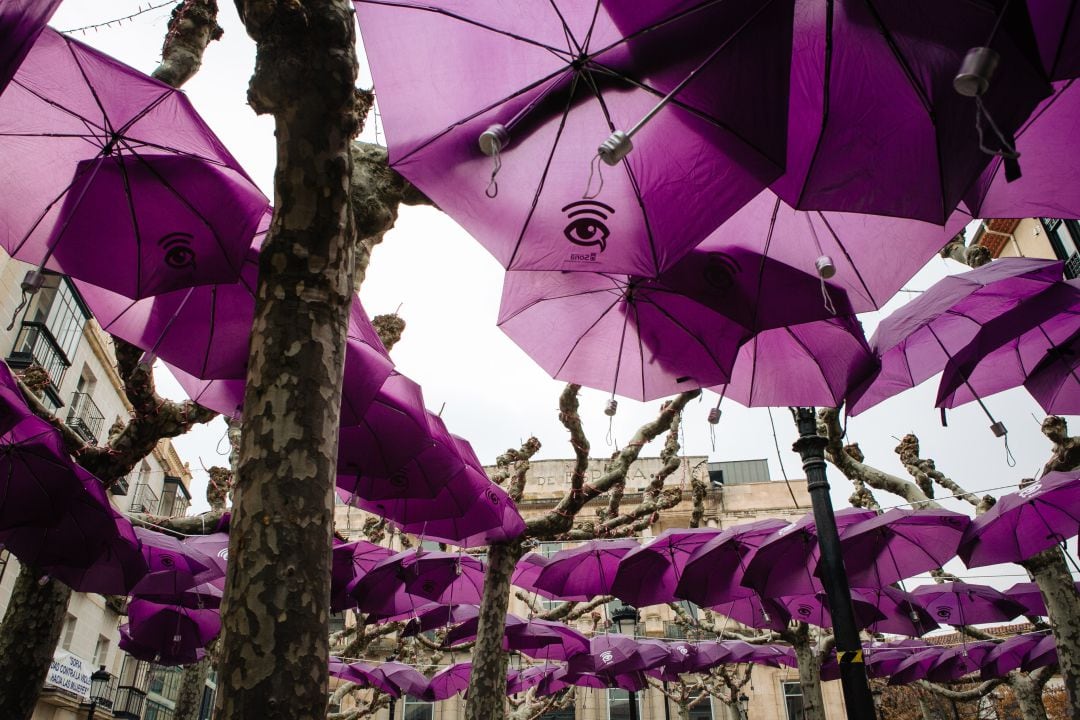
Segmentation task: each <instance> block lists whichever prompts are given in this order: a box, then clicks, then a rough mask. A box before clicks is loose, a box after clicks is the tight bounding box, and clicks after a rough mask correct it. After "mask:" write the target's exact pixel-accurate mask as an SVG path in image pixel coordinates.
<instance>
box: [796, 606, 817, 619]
mask: <svg viewBox="0 0 1080 720" xmlns="http://www.w3.org/2000/svg"><path fill="white" fill-rule="evenodd" d="M796 612H797V613H799V615H802V616H803V617H810V615H811V614H812V613H813V612H814V608H812V607H810V606H809V605H800V606H799V607H798V608H797V609H796Z"/></svg>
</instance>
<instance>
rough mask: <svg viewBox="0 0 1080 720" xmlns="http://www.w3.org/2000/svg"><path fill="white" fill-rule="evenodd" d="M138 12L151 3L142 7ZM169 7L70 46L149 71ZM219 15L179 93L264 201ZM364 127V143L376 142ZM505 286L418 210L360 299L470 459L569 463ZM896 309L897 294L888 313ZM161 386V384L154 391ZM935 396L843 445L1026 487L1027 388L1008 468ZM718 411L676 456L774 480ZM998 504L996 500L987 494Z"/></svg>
mask: <svg viewBox="0 0 1080 720" xmlns="http://www.w3.org/2000/svg"><path fill="white" fill-rule="evenodd" d="M141 5H142V6H143V7H145V6H147V5H148V3H147V2H146V0H142V1H141ZM172 5H173V3H170V4H169V5H168V6H166V7H164V8H161V9H158V10H154V11H151V12H149V13H146V14H143V15H141V16H139V17H138V18H136V19H134V20H131V21H128V22H125V23H122V24H120V25H114V26H112V27H111V28H102V29H99V30H97V31H93V30H91V31H88V32H87V33H86V34H85V35H81V34H78V33H77V34H75V37H76V38H78V39H81V40H83V41H84V42H87V43H89V44H91V45H93V46H95V47H97V48H100V49H101V50H103V51H105V52H107V53H110V54H112V55H114V56H115V57H117V58H119V59H121V60H123V61H124V62H127V63H128V64H130V65H133V66H135V67H136V68H139V69H141V70H143V71H145V72H150V71H152V70H153V69H154V67H155V66H156V65H157V62H158V60H159V56H160V48H161V39H162V38H163V37H164V34H165V24H166V21H167V19H168V16H169V12H170V9H171V7H172ZM220 5H221V18H220V24H221V25H222V26H223V27H224V28H225V36H224V38H223V39H222V40H221V41H220V42H216V43H213V44H212V45H211V46H210V48H209V50H208V51H207V53H206V57H205V61H204V66H203V69H202V71H201V72H200V73H199V74H198V75H197V76H196V77H195V78H194V79H193V80H192V81H191V82H189V83H188V85H187V86H186V88H185V90H186V92H187V93H188V94H189V96H190V97H191V99H192V102H193V103H194V105H195V107H196V108H197V109H198V110H199V111H200V112H201V113H202V114H203V116H204V117H205V118H206V120H207V121H208V122H209V124H210V125H211V126H212V127H213V128H214V129H215V131H216V132H217V133H218V134H219V136H220V137H221V138H222V140H223V141H224V142H225V144H226V145H227V146H228V147H229V148H230V149H231V150H232V152H233V153H234V154H235V155H236V156H237V158H238V159H239V160H240V162H241V163H242V164H243V165H244V167H245V168H246V169H247V170H248V172H249V173H250V174H251V175H252V176H253V177H254V178H255V179H256V181H257V182H258V183H259V184H260V185H261V186H262V188H263V190H264V191H265V192H266V193H267V195H268V196H272V185H271V182H272V173H273V162H274V148H273V123H272V121H271V120H270V119H268V118H265V117H257V116H255V114H254V113H253V112H252V111H251V109H250V108H249V107H247V105H246V102H245V97H246V88H247V81H248V78H249V77H250V75H251V71H252V67H253V65H254V58H255V48H254V44H253V43H252V42H251V41H250V40H249V39H248V37H247V36H246V34H245V33H244V30H243V27H242V26H241V25H240V22H239V19H238V18H237V16H236V10H235V7H234V5H233V3H232V2H231V1H230V0H222V1H221V2H220ZM139 6H140V3H139V2H135V1H134V0H114V1H113V2H108V3H103V2H101V1H100V0H67V1H66V2H65V3H63V4H62V5H61V6H60V9H59V11H58V12H57V14H56V16H55V18H54V19H53V23H52V25H53V26H54V27H55V28H57V29H60V30H66V29H71V28H77V27H81V26H85V25H88V24H92V23H99V22H103V21H106V20H109V19H111V18H115V17H120V16H123V15H126V14H128V13H131V12H134V11H135V10H137V9H138V8H139ZM361 66H362V68H361V83H362V84H364V85H370V77H368V76H367V75H366V68H364V60H363V56H362V54H361ZM370 126H371V123H369V130H368V131H367V132H366V133H365V137H364V139H366V140H375V139H376V138H375V135H374V133H373V132H372V130H371V129H370ZM963 269H964V268H963V267H962V266H960V265H958V264H956V263H953V262H951V261H945V260H940V259H935V260H933V261H932V262H931V263H930V264H929V265H928V266H927V267H926V269H924V270H923V272H921V273H920V274H919V275H918V276H917V277H916V278H915V279H913V280H912V281H911V282H910V283H909V285H908V287H910V288H914V289H922V288H925V287H927V286H929V285H930V284H931V283H932V282H933V281H934V280H936V279H938V278H940V277H942V276H944V275H946V274H950V273H955V272H960V271H962V270H963ZM501 277H502V270H501V268H500V267H499V265H498V264H497V263H496V262H495V260H494V259H493V258H492V257H491V256H490V255H488V254H487V252H486V251H485V250H483V249H482V248H481V247H480V245H479V244H478V243H476V242H475V241H473V240H471V239H470V238H469V237H468V236H467V235H466V234H465V233H464V231H462V230H461V229H460V228H459V227H458V226H457V225H456V224H455V223H454V222H453V221H452V220H450V219H449V218H448V217H446V216H445V215H443V214H441V213H440V212H438V211H435V210H431V209H427V208H420V209H412V208H405V209H403V210H402V212H401V217H400V220H399V222H398V224H397V228H396V229H395V230H394V231H392V232H391V233H390V234H389V235H388V236H387V238H386V241H385V242H384V243H383V245H381V246H379V247H378V248H377V249H376V251H375V255H374V259H373V261H372V264H371V270H370V272H369V274H368V280H367V281H366V283H365V285H364V287H363V289H362V291H361V299H362V300H363V302H364V305H365V307H366V308H367V310H368V312H369V313H370V314H371V315H375V314H378V313H386V312H393V311H394V310H395V308H397V307H398V306H399V305H400V306H401V311H400V312H401V315H402V316H403V317H404V318H405V320H406V321H407V323H408V328H407V330H406V333H405V337H404V339H403V340H402V341H401V343H399V345H398V346H397V347H396V348H395V349H394V353H393V354H394V359H395V361H396V362H397V364H398V368H399V369H400V370H401V371H402V372H404V373H406V374H407V375H409V376H410V377H412V378H413V379H415V380H416V381H418V382H419V383H420V384H421V385H422V386H423V388H424V395H425V397H426V400H427V403H428V406H429V408H431V409H433V410H435V411H438V410H439V408H440V407H442V406H443V405H444V404H445V409H444V410H443V413H442V416H443V418H444V420H445V421H446V423H447V425H448V426H449V428H450V429H451V430H452V431H453V432H455V433H457V434H460V435H462V436H464V437H466V438H467V439H469V440H470V441H471V442H472V444H473V446H474V447H475V448H476V451H477V453H478V454H479V456H480V458H481V460H483V461H484V462H485V463H490V462H493V461H494V458H495V456H496V455H497V454H498V453H499V452H501V451H502V450H503V449H505V448H507V447H510V446H517V445H518V444H519V443H520V442H521V440H523V439H524V438H526V437H528V436H529V435H530V434H535V435H536V436H537V437H538V438H539V439H540V440H541V442H542V443H543V449H542V450H541V454H540V456H541V457H547V458H553V457H554V458H557V457H569V456H571V454H572V453H571V451H570V447H569V444H568V443H567V439H566V438H567V434H566V431H565V430H564V429H563V428H562V426H561V425H560V424H559V422H558V412H557V405H558V395H559V392H560V390H561V388H562V384H561V383H559V382H555V381H553V380H551V379H549V378H548V377H547V376H546V374H545V373H544V372H543V371H542V370H540V368H539V367H537V366H536V365H535V364H534V363H533V362H532V361H531V360H530V359H529V358H528V357H527V356H526V355H525V354H524V353H523V352H521V351H520V350H519V349H518V348H517V346H516V345H514V344H513V343H512V342H511V341H510V340H509V339H508V338H506V337H505V336H504V335H502V333H501V332H500V331H499V330H498V329H497V328H496V327H495V318H496V315H497V311H498V304H499V295H500V291H501ZM908 297H911V296H910V295H906V294H905V293H901V294H900V296H899V298H898V300H897V301H894V303H893V304H891V305H890V308H888V309H892V308H894V307H895V306H897V305H899V304H901V303H902V302H903V301H905V300H906V299H907V298H908ZM874 315H875V316H876V315H879V314H874ZM875 316H866V317H864V318H863V322H864V325H865V327H866V330H867V334H868V335H869V334H870V333H871V332H872V331H873V327H874V325H875V324H876V322H877V317H875ZM161 374H164V372H162V373H161ZM159 382H161V384H162V385H163V386H164V385H166V382H165V381H164V380H161V381H159ZM935 391H936V384H935V381H931V382H929V383H926V384H924V385H923V386H921V387H920V388H917V389H916V390H914V391H911V392H909V393H906V394H904V395H901V396H899V397H896V398H893V399H892V400H889V401H887V402H885V403H883V404H882V405H880V406H878V407H877V408H874V409H872V410H870V411H867V412H866V413H864V414H863V415H860V416H859V417H857V418H854V419H852V420H851V422H850V423H849V425H848V432H849V436H850V437H851V438H852V439H854V440H856V441H858V442H859V443H860V444H861V446H862V447H863V449H864V451H865V453H866V456H867V459H868V461H869V462H871V463H874V464H877V465H879V466H881V467H883V468H884V469H886V470H889V471H891V472H896V473H903V469H902V468H901V467H900V465H899V463H898V462H897V460H896V455H894V454H893V452H892V449H893V448H894V447H895V446H896V444H897V442H896V439H897V438H898V437H900V436H902V435H903V434H905V433H907V432H911V431H914V432H916V433H918V434H919V436H920V438H921V440H922V448H923V454H924V456H929V457H933V458H934V459H935V460H936V461H937V463H938V467H939V469H941V470H942V471H944V472H946V473H947V474H949V475H951V476H952V477H953V478H954V479H955V480H957V481H958V482H960V483H961V484H963V485H964V486H966V487H967V488H968V489H970V490H972V491H976V492H977V491H981V490H990V489H992V488H1000V487H1002V486H1009V485H1015V484H1016V483H1017V482H1018V481H1019V479H1020V478H1021V477H1025V476H1031V475H1033V474H1034V473H1036V472H1037V471H1038V470H1039V469H1040V468H1041V467H1042V464H1043V463H1044V462H1045V460H1046V459H1047V457H1048V454H1049V449H1050V444H1049V442H1048V441H1047V440H1046V439H1045V438H1044V437H1043V436H1042V434H1041V433H1040V432H1039V422H1040V420H1041V419H1042V414H1041V410H1040V408H1039V407H1038V405H1037V404H1036V403H1035V402H1034V401H1033V400H1032V399H1031V398H1030V397H1029V396H1028V395H1027V393H1026V392H1025V391H1023V390H1016V391H1011V392H1009V393H1003V394H1001V395H998V396H995V397H993V398H991V399H990V400H989V401H988V405H989V406H990V408H991V410H992V411H993V412H994V413H995V414H996V415H997V417H998V419H1001V420H1003V421H1004V422H1005V423H1006V425H1007V426H1008V428H1009V431H1010V432H1009V444H1010V447H1011V448H1012V451H1013V454H1014V455H1015V457H1016V460H1017V465H1016V467H1015V468H1010V467H1009V466H1008V465H1006V462H1005V449H1004V447H1003V445H1002V441H1001V440H999V439H997V438H995V437H994V436H993V435H992V434H991V432H990V430H989V428H988V426H989V421H988V420H986V418H985V417H984V416H983V415H982V413H981V412H980V411H979V410H978V408H977V406H974V405H971V406H967V407H964V408H959V409H957V410H955V411H952V412H951V413H950V415H949V427H948V428H942V427H941V425H940V422H939V419H938V411H937V410H935V409H934V407H933V404H934V396H935ZM605 400H606V395H605V394H604V393H600V392H598V391H585V392H583V407H582V415H583V419H584V422H585V426H586V430H587V432H588V434H589V437H590V439H591V442H592V445H593V452H594V454H595V455H605V454H607V453H608V452H609V448H608V446H607V445H605V441H604V438H605V435H606V433H607V418H606V417H605V416H604V415H603V404H604V401H605ZM715 402H716V396H715V395H712V394H711V393H708V392H706V393H705V398H704V399H703V400H702V401H701V402H700V403H694V404H692V405H691V406H690V407H689V409H688V411H687V413H686V417H685V421H684V433H685V443H684V449H685V451H686V452H687V453H688V454H698V455H709V456H710V459H712V460H736V459H749V458H768V461H769V466H770V470H771V473H772V475H773V477H774V478H779V477H780V475H781V471H780V466H779V463H778V457H777V453H776V451H775V449H774V440H773V436H772V433H771V431H770V423H769V415H768V412H767V411H766V410H764V409H754V410H747V409H744V408H741V407H740V406H738V405H736V404H735V403H732V402H731V401H725V402H724V405H723V411H724V413H723V418H722V420H721V423H720V425H719V426H718V427H717V437H716V448H715V450H714V449H713V448H712V446H711V444H710V438H709V432H708V425H707V423H706V421H705V417H706V414H707V412H708V409H709V408H710V407H711V406H712V405H714V404H715ZM658 406H659V401H657V402H653V403H646V404H639V403H635V402H633V401H631V400H627V399H620V401H619V413H618V416H617V417H616V419H615V425H614V436H615V438H616V440H617V441H618V442H624V441H625V440H626V439H627V438H629V437H630V436H631V435H632V433H633V431H634V429H635V428H636V427H637V426H638V425H639V424H641V423H642V422H644V421H646V420H648V419H650V418H651V417H652V416H653V415H654V414H655V412H656V409H657V408H658ZM773 416H774V418H775V422H776V429H777V435H778V443H779V446H780V451H781V453H782V460H783V464H784V467H785V468H786V470H787V474H788V475H789V476H790V477H792V478H801V477H802V469H801V467H800V463H799V460H798V456H797V455H795V454H794V453H793V452H791V450H790V448H791V443H792V441H793V440H794V438H795V432H794V427H793V423H792V421H791V417H790V415H789V413H788V411H787V410H786V409H777V410H773ZM1077 430H1080V427H1078V428H1074V432H1075V431H1077ZM223 435H224V424H223V423H222V422H221V421H220V420H219V421H216V422H214V423H212V424H211V425H210V426H208V427H207V428H204V429H202V430H201V431H199V432H193V433H191V434H190V435H189V436H188V437H184V438H181V439H178V440H177V442H176V444H177V446H178V449H179V450H180V453H181V456H182V457H184V458H185V459H187V460H189V461H190V462H191V465H192V467H193V469H195V478H196V480H195V486H194V488H193V490H194V493H195V503H196V504H195V507H196V508H201V507H205V502H204V501H203V499H202V497H203V491H204V488H205V473H203V472H202V471H201V470H200V469H199V466H200V463H202V464H205V465H206V466H209V465H213V464H224V463H225V462H226V461H227V458H225V457H224V456H223V455H219V454H218V451H219V450H221V451H224V447H225V443H224V440H223ZM658 453H659V443H657V444H655V445H654V446H653V447H651V448H647V449H646V451H645V454H648V455H656V454H658ZM830 478H831V480H832V483H833V496H834V502H835V503H836V504H837V505H838V506H841V505H844V504H846V500H845V499H846V497H847V495H848V494H849V492H850V484H849V483H848V482H847V481H846V480H845V479H844V478H843V477H842V476H840V475H839V474H838V473H836V472H831V473H830ZM1003 492H1006V491H1005V490H993V493H994V494H998V495H1000V494H1002V493H1003ZM881 500H882V503H883V504H885V505H892V504H899V500H896V501H895V502H893V501H892V500H891V499H890V498H886V497H882V498H881ZM957 509H964V508H960V507H957ZM1017 570H1019V568H1016V569H1015V570H1011V571H1010V572H1015V571H1017ZM1019 579H1020V578H1016V579H1015V580H1019ZM1015 580H1013V581H1015ZM1009 584H1011V582H1010V583H1009Z"/></svg>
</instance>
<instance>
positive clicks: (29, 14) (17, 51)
mask: <svg viewBox="0 0 1080 720" xmlns="http://www.w3.org/2000/svg"><path fill="white" fill-rule="evenodd" d="M59 5H60V0H5V2H4V4H3V6H2V7H0V93H3V92H4V88H6V87H7V85H8V83H9V82H11V77H12V76H13V75H14V74H15V71H16V70H18V69H19V64H20V63H22V61H23V58H25V57H26V54H27V53H28V52H30V48H31V47H33V45H34V41H35V40H37V38H38V35H40V34H41V31H42V30H44V29H45V25H46V24H47V23H48V22H49V18H51V17H52V14H53V13H54V12H56V8H57V7H58V6H59Z"/></svg>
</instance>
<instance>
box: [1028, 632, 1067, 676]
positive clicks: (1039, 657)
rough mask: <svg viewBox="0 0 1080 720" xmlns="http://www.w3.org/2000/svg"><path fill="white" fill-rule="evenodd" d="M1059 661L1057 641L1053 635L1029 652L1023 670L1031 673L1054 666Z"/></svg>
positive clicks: (1045, 638)
mask: <svg viewBox="0 0 1080 720" xmlns="http://www.w3.org/2000/svg"><path fill="white" fill-rule="evenodd" d="M1057 660H1058V657H1057V639H1056V638H1055V637H1054V636H1053V634H1050V635H1047V636H1046V637H1044V638H1043V639H1042V640H1040V641H1039V642H1038V643H1036V644H1035V646H1034V647H1032V648H1031V649H1030V650H1028V653H1027V656H1026V657H1025V658H1024V664H1023V665H1021V666H1020V667H1021V669H1023V670H1025V671H1028V672H1030V671H1031V670H1034V669H1036V668H1040V667H1046V666H1047V665H1053V664H1054V663H1056V662H1057Z"/></svg>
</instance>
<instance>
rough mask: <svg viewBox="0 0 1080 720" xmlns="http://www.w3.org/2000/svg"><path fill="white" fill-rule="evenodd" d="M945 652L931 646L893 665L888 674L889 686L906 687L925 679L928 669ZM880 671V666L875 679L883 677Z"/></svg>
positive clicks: (942, 648)
mask: <svg viewBox="0 0 1080 720" xmlns="http://www.w3.org/2000/svg"><path fill="white" fill-rule="evenodd" d="M945 650H946V648H944V647H937V646H932V647H928V648H926V649H924V650H919V651H918V652H915V653H911V654H909V655H908V656H907V657H906V658H904V659H902V660H900V662H897V663H895V665H894V667H893V668H892V672H890V673H889V674H888V677H889V684H890V685H906V684H908V683H913V682H915V681H916V680H922V679H924V678H926V675H927V673H929V672H930V668H932V667H933V666H934V664H935V663H937V661H938V660H939V659H941V654H942V653H943V652H945ZM889 664H892V663H889ZM881 669H882V668H881V666H879V667H878V671H879V672H878V674H877V677H884V673H882V672H880V671H881Z"/></svg>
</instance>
